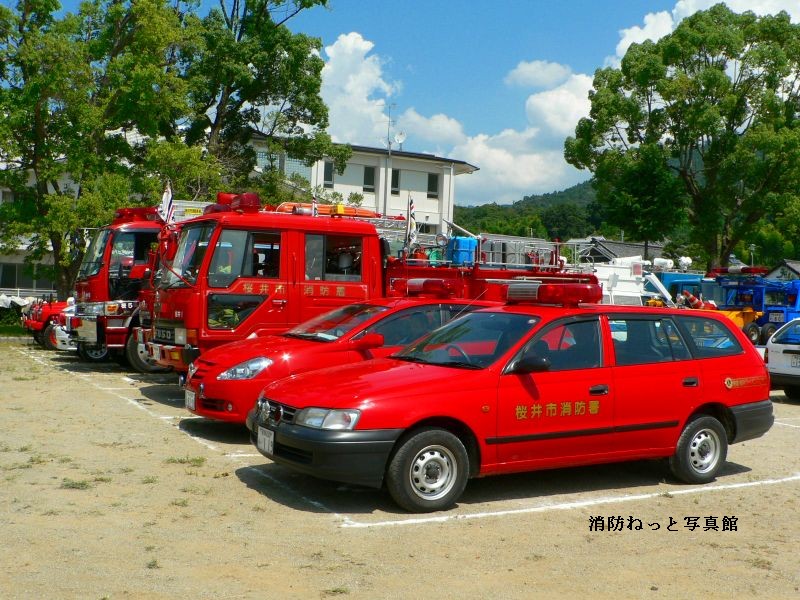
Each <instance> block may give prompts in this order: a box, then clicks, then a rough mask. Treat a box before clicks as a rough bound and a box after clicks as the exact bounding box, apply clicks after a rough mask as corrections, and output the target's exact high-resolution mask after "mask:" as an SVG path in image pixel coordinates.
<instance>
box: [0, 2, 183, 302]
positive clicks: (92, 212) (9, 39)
mask: <svg viewBox="0 0 800 600" xmlns="http://www.w3.org/2000/svg"><path fill="white" fill-rule="evenodd" d="M59 8H60V6H59V3H58V2H57V1H56V0H26V1H20V2H19V3H18V4H17V6H16V8H15V9H14V10H12V9H9V8H6V7H2V6H0V65H2V68H1V69H0V114H3V116H4V119H3V120H2V124H0V162H2V163H4V165H5V168H4V169H2V170H0V185H2V186H5V187H9V188H11V189H12V190H13V191H14V194H15V202H13V203H7V204H5V205H3V206H2V207H0V240H1V241H2V245H3V249H4V250H5V251H8V250H9V249H14V250H16V247H17V245H18V243H19V239H20V237H21V236H24V237H25V238H27V240H28V248H29V251H30V254H29V258H30V259H31V260H40V259H42V258H43V257H44V256H45V255H47V254H48V253H50V252H52V255H53V257H54V266H53V270H52V275H53V277H54V279H55V282H56V286H57V289H58V293H59V296H60V297H64V296H66V295H67V294H68V293H69V290H70V289H71V287H72V282H73V281H74V278H75V275H76V273H77V268H78V265H79V264H80V260H81V258H82V255H83V249H84V248H85V245H86V239H85V235H84V232H85V231H86V228H90V227H96V226H98V225H99V224H101V223H104V222H107V221H108V220H109V219H110V217H111V216H112V214H113V209H114V208H115V207H116V206H118V205H119V203H120V202H121V201H125V202H127V199H128V198H129V197H130V196H131V195H132V194H133V193H134V192H137V191H140V190H138V189H137V184H136V182H135V181H133V180H131V179H129V177H128V175H129V174H130V167H131V162H132V161H134V160H135V159H136V156H135V150H134V144H133V143H132V138H131V136H130V134H131V133H132V132H134V131H135V132H136V133H137V135H143V136H156V135H158V134H159V133H160V132H162V131H164V130H165V129H167V128H168V126H169V123H170V121H171V119H173V118H174V116H175V115H177V114H179V113H180V112H181V111H182V110H184V105H185V103H184V97H185V94H184V85H183V82H182V81H181V80H180V78H179V77H177V74H173V73H171V72H170V71H169V69H167V68H166V59H165V57H166V56H168V54H169V50H170V48H171V47H172V45H173V40H174V39H175V33H174V32H175V31H177V30H179V27H178V21H177V18H176V15H175V12H174V11H173V10H171V9H170V8H168V7H167V6H166V4H165V2H164V1H163V0H140V1H138V2H130V3H123V2H108V3H106V2H102V1H101V0H93V1H92V2H85V3H84V4H82V5H81V12H80V13H79V14H67V15H66V16H64V17H63V18H58V17H57V16H56V15H57V11H58V10H59Z"/></svg>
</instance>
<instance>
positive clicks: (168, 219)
mask: <svg viewBox="0 0 800 600" xmlns="http://www.w3.org/2000/svg"><path fill="white" fill-rule="evenodd" d="M158 214H160V215H161V218H162V219H164V222H165V223H174V222H175V205H174V204H173V202H172V186H171V185H170V183H169V181H167V187H165V188H164V193H163V194H162V196H161V205H160V206H159V207H158Z"/></svg>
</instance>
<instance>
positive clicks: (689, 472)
mask: <svg viewBox="0 0 800 600" xmlns="http://www.w3.org/2000/svg"><path fill="white" fill-rule="evenodd" d="M727 456H728V435H727V433H726V431H725V428H724V427H723V426H722V423H720V422H719V421H718V420H717V419H715V418H714V417H710V416H708V415H698V416H696V417H694V418H693V419H691V420H690V421H689V422H688V423H687V424H686V427H684V428H683V432H682V433H681V437H680V438H679V439H678V445H677V447H676V448H675V454H673V455H672V456H671V457H670V459H669V466H670V469H671V470H672V474H673V475H675V477H677V478H678V479H680V480H681V481H683V482H684V483H708V482H709V481H713V480H714V478H715V477H716V476H717V473H718V472H719V470H720V469H721V468H722V465H724V464H725V459H726V458H727Z"/></svg>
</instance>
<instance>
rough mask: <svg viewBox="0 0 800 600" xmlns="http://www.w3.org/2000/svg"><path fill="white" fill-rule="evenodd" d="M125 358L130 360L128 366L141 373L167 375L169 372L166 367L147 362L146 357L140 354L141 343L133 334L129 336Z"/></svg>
mask: <svg viewBox="0 0 800 600" xmlns="http://www.w3.org/2000/svg"><path fill="white" fill-rule="evenodd" d="M145 354H146V351H145ZM125 357H126V358H127V359H128V364H129V365H130V366H131V368H132V369H133V370H134V371H138V372H139V373H166V372H167V371H169V369H168V368H166V367H161V366H159V365H153V364H150V363H149V362H147V360H146V358H145V355H144V354H142V353H141V352H139V343H138V342H137V341H136V336H135V335H133V334H131V335H129V336H128V341H127V342H125Z"/></svg>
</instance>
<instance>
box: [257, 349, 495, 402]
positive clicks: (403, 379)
mask: <svg viewBox="0 0 800 600" xmlns="http://www.w3.org/2000/svg"><path fill="white" fill-rule="evenodd" d="M473 378H475V380H476V381H477V380H481V381H485V378H486V370H485V369H482V370H470V369H458V368H454V367H437V366H432V365H420V364H418V363H410V362H405V361H401V360H397V359H392V358H377V359H373V360H367V361H364V362H361V363H356V364H351V365H346V366H340V367H330V368H327V369H318V370H316V371H308V372H305V373H300V374H298V375H292V376H291V377H286V378H284V379H281V380H279V381H276V382H274V383H271V384H270V385H268V386H266V387H265V388H264V391H263V394H264V396H265V397H266V398H268V399H270V400H273V401H275V402H281V403H283V404H287V405H289V406H293V407H297V408H305V407H307V406H317V407H321V408H361V407H364V406H369V405H370V403H371V402H372V400H373V399H377V398H380V399H381V400H386V399H393V398H399V399H403V400H408V399H410V398H411V397H413V396H420V395H424V396H425V397H429V398H432V397H436V396H437V395H438V394H446V395H452V393H453V388H454V383H455V382H457V383H458V385H459V386H462V385H464V384H465V383H466V385H467V386H468V385H469V383H467V382H468V381H469V380H471V379H473Z"/></svg>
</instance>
